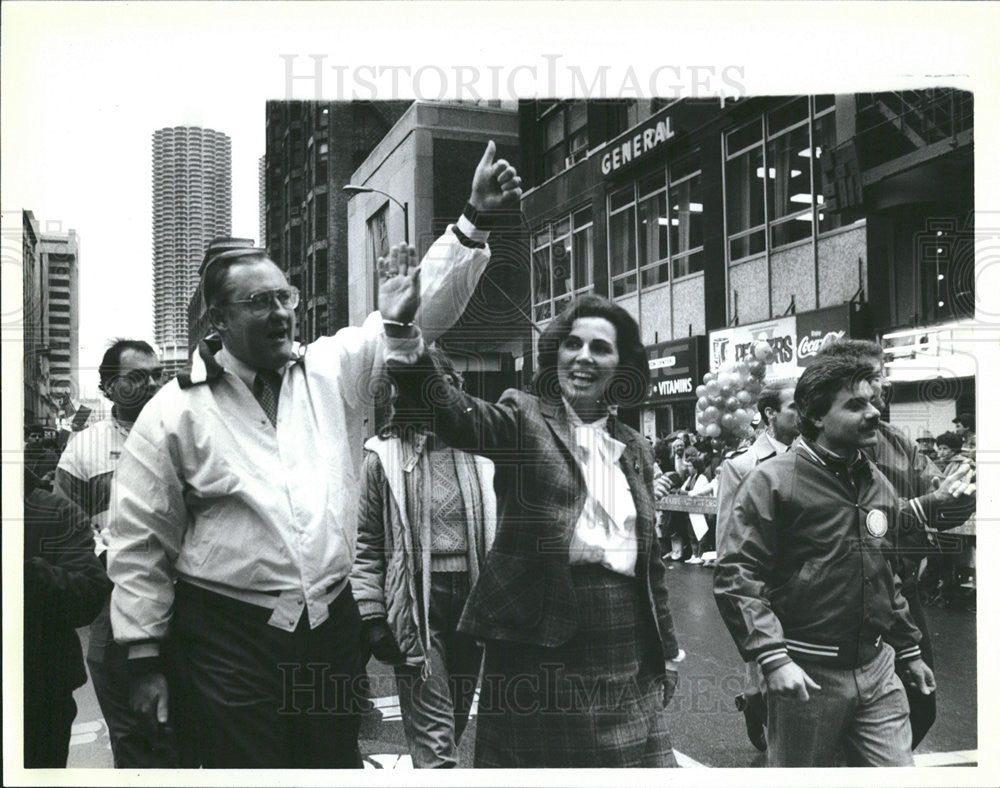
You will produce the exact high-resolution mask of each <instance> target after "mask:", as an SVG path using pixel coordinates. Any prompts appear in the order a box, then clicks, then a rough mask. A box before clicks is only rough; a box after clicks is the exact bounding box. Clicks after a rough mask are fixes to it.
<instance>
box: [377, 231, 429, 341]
mask: <svg viewBox="0 0 1000 788" xmlns="http://www.w3.org/2000/svg"><path fill="white" fill-rule="evenodd" d="M378 277H379V288H378V311H379V312H380V313H381V315H382V319H383V320H391V321H393V322H396V323H404V324H407V323H412V322H413V318H414V317H415V316H416V314H417V309H418V308H419V307H420V268H419V266H418V265H417V250H416V249H414V248H413V247H412V246H409V245H408V244H405V243H401V244H396V245H395V246H393V247H392V248H391V249H390V250H389V256H388V257H387V258H386V257H380V258H379V259H378Z"/></svg>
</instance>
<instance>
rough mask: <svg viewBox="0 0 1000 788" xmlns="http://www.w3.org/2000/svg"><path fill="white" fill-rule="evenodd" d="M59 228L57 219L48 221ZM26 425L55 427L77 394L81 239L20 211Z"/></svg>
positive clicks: (72, 231) (71, 406)
mask: <svg viewBox="0 0 1000 788" xmlns="http://www.w3.org/2000/svg"><path fill="white" fill-rule="evenodd" d="M52 225H55V226H57V227H58V226H59V225H58V222H52V223H49V225H48V226H49V227H51V226H52ZM21 235H22V238H21V240H22V255H23V257H22V260H23V263H22V269H23V276H22V281H23V286H24V317H23V324H22V328H23V332H24V334H23V342H24V423H25V425H26V426H27V425H32V424H44V425H48V426H52V427H54V426H56V425H57V424H58V423H59V420H60V418H61V417H62V416H63V415H65V413H66V412H67V410H69V409H72V408H75V406H74V405H73V403H72V401H71V400H75V399H78V398H79V396H80V395H79V391H80V387H79V377H78V374H79V373H78V366H79V358H78V353H79V331H80V313H79V278H78V264H79V251H80V246H79V240H78V238H77V234H76V231H75V230H70V231H69V232H68V233H60V232H47V231H43V230H42V226H41V223H40V222H39V221H38V219H36V218H35V216H34V214H33V213H32V212H31V211H23V212H22V233H21Z"/></svg>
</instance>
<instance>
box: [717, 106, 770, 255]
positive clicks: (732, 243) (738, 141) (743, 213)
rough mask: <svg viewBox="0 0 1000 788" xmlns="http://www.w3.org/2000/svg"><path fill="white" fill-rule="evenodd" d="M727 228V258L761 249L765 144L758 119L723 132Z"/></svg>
mask: <svg viewBox="0 0 1000 788" xmlns="http://www.w3.org/2000/svg"><path fill="white" fill-rule="evenodd" d="M726 228H727V231H728V233H729V259H730V260H732V261H735V260H740V259H742V258H744V257H749V256H751V255H755V254H759V253H760V252H763V251H764V249H765V239H764V145H763V136H762V133H761V120H760V119H757V120H755V121H754V122H753V123H749V124H747V125H746V126H744V127H743V128H741V129H737V130H736V131H732V132H730V133H729V134H727V135H726Z"/></svg>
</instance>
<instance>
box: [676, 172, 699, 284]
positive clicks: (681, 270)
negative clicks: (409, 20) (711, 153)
mask: <svg viewBox="0 0 1000 788" xmlns="http://www.w3.org/2000/svg"><path fill="white" fill-rule="evenodd" d="M669 203H670V264H671V276H673V278H674V279H680V278H681V277H682V276H688V275H690V274H694V273H698V272H699V271H703V270H705V261H704V254H703V249H704V240H703V231H704V219H703V216H704V203H703V201H702V194H701V168H700V164H699V162H698V157H697V155H696V154H692V155H690V156H687V157H685V158H683V159H680V160H678V161H677V162H676V163H675V164H673V165H671V167H670V200H669Z"/></svg>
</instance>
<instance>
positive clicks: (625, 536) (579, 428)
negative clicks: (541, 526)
mask: <svg viewBox="0 0 1000 788" xmlns="http://www.w3.org/2000/svg"><path fill="white" fill-rule="evenodd" d="M564 404H565V406H566V413H567V415H568V418H569V423H570V426H571V427H572V428H573V429H572V437H573V454H574V458H575V459H576V461H577V464H578V466H579V467H580V470H581V472H582V473H583V478H584V480H585V482H586V484H587V500H586V502H585V503H584V506H583V511H582V512H581V513H580V519H579V520H577V522H576V526H575V528H574V530H573V538H572V540H571V541H570V547H569V562H570V564H601V565H603V566H605V567H607V568H608V569H611V570H612V571H614V572H618V573H620V574H623V575H627V576H629V577H635V562H636V555H637V553H638V541H637V539H636V533H635V518H636V512H635V502H634V501H633V500H632V491H631V490H630V489H629V486H628V480H627V479H626V478H625V473H624V472H623V471H622V469H621V466H619V465H618V459H619V458H620V457H621V455H622V452H623V451H624V450H625V444H624V443H621V442H620V441H617V440H615V439H614V438H612V437H611V435H609V434H608V432H607V422H608V417H607V416H605V417H604V418H602V419H599V420H597V421H595V422H593V423H591V424H584V423H583V422H582V421H581V420H580V417H579V416H577V415H576V413H575V411H574V410H573V408H572V407H571V406H570V405H569V403H566V402H564Z"/></svg>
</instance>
